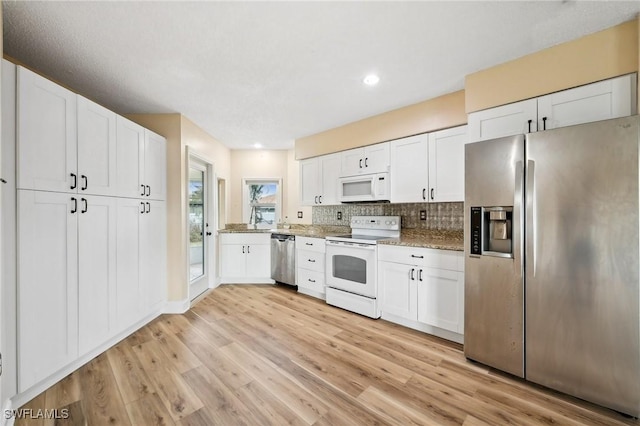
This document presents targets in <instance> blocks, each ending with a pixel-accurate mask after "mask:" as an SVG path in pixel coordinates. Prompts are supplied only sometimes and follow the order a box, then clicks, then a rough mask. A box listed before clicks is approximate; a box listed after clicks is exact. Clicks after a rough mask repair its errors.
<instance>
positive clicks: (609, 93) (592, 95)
mask: <svg viewBox="0 0 640 426" xmlns="http://www.w3.org/2000/svg"><path fill="white" fill-rule="evenodd" d="M634 114H636V74H627V75H623V76H621V77H616V78H612V79H609V80H604V81H600V82H597V83H592V84H587V85H585V86H580V87H576V88H573V89H568V90H563V91H561V92H556V93H552V94H550V95H546V96H541V97H539V98H534V99H528V100H526V101H522V102H516V103H513V104H508V105H503V106H499V107H496V108H491V109H487V110H484V111H478V112H473V113H471V114H469V141H470V142H478V141H483V140H487V139H494V138H499V137H503V136H513V135H519V134H523V133H531V132H536V131H543V130H550V129H555V128H558V127H565V126H572V125H575V124H582V123H590V122H593V121H599V120H607V119H610V118H617V117H625V116H629V115H634Z"/></svg>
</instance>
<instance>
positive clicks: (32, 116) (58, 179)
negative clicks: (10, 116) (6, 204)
mask: <svg viewBox="0 0 640 426" xmlns="http://www.w3.org/2000/svg"><path fill="white" fill-rule="evenodd" d="M17 78H18V82H17V87H18V93H17V102H18V105H17V108H18V113H17V121H18V124H17V140H18V149H17V165H18V167H17V185H18V188H20V189H39V190H43V191H57V192H77V187H78V183H79V182H78V172H77V149H76V143H77V137H76V131H77V125H76V123H77V121H76V94H75V93H72V92H71V91H69V90H67V89H65V88H63V87H61V86H59V85H57V84H55V83H53V82H51V81H49V80H47V79H46V78H43V77H41V76H39V75H37V74H35V73H33V72H32V71H29V70H27V69H25V68H23V67H18V74H17Z"/></svg>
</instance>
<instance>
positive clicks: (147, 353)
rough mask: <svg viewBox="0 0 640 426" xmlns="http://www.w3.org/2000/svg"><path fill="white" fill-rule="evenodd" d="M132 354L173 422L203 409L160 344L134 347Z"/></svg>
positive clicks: (145, 344) (151, 342)
mask: <svg viewBox="0 0 640 426" xmlns="http://www.w3.org/2000/svg"><path fill="white" fill-rule="evenodd" d="M134 352H135V354H136V356H137V357H138V359H139V360H140V363H141V364H142V365H144V366H145V368H146V369H147V371H148V373H149V377H150V378H151V381H152V382H153V384H154V387H155V389H156V391H157V394H158V396H159V397H160V399H161V400H162V402H163V404H164V405H165V408H166V409H167V411H169V414H170V415H171V417H172V418H173V420H174V421H175V420H180V419H181V418H183V417H185V416H188V415H189V414H191V413H193V412H194V411H197V410H199V409H200V408H202V407H203V404H202V401H200V399H199V398H198V397H197V395H196V394H195V393H194V392H193V390H192V389H191V388H190V387H189V386H188V385H187V384H186V383H185V382H184V379H183V378H182V376H181V375H180V373H179V372H178V371H177V370H175V369H174V368H173V366H172V364H171V361H170V360H169V359H168V358H167V357H166V356H165V355H164V353H163V352H162V349H161V348H160V343H158V342H157V341H150V342H146V343H143V344H142V345H138V346H135V347H134Z"/></svg>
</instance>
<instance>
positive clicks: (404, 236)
mask: <svg viewBox="0 0 640 426" xmlns="http://www.w3.org/2000/svg"><path fill="white" fill-rule="evenodd" d="M378 244H387V245H395V246H407V247H423V248H431V249H438V250H453V251H464V238H463V234H462V231H438V230H416V229H403V230H402V233H401V234H400V238H391V239H388V240H382V241H379V242H378Z"/></svg>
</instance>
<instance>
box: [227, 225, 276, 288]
mask: <svg viewBox="0 0 640 426" xmlns="http://www.w3.org/2000/svg"><path fill="white" fill-rule="evenodd" d="M270 239H271V234H269V233H221V234H220V239H219V241H220V282H221V283H245V284H260V283H263V284H264V283H269V284H270V283H273V282H274V281H273V280H272V279H271V278H270V277H271V245H270V244H271V241H270Z"/></svg>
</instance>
